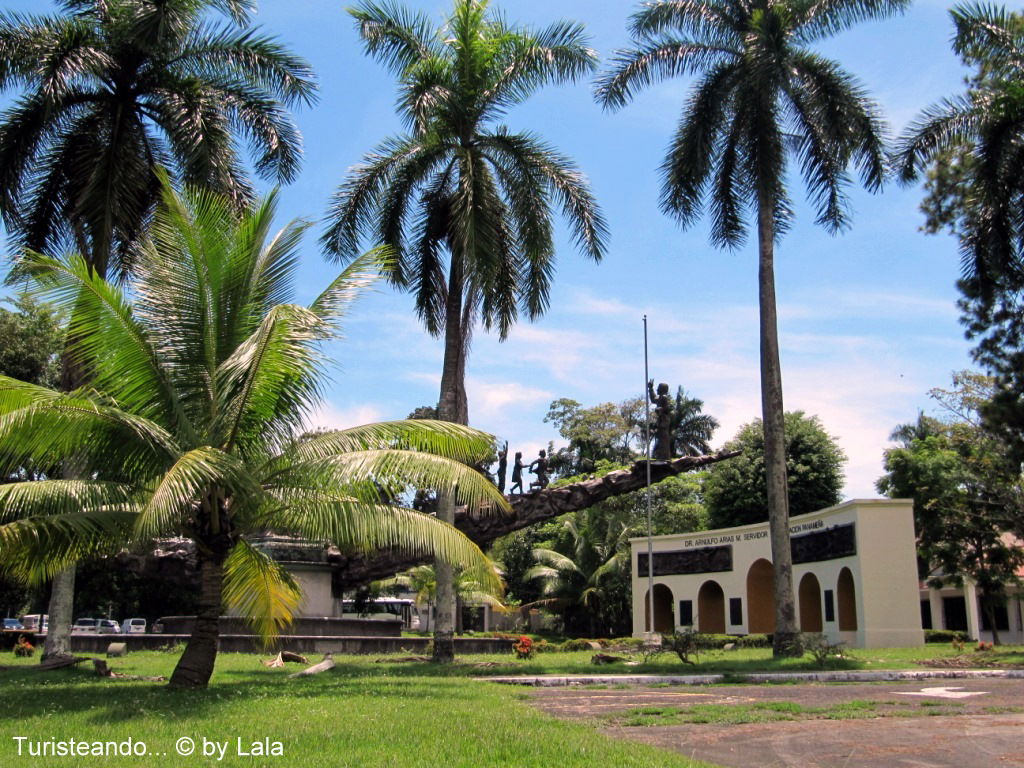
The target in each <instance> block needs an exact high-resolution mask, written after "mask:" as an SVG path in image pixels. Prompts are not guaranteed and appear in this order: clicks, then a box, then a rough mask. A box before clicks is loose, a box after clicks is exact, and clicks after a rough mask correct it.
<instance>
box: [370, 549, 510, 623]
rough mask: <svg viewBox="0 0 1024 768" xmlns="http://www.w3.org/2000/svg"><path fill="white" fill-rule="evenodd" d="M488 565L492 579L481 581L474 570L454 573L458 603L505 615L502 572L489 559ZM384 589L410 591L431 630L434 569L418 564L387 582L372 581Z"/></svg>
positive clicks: (430, 566) (435, 588) (435, 589)
mask: <svg viewBox="0 0 1024 768" xmlns="http://www.w3.org/2000/svg"><path fill="white" fill-rule="evenodd" d="M488 562H489V563H490V566H491V578H489V579H481V578H480V575H479V573H477V572H476V571H462V570H460V571H457V572H456V573H455V595H456V597H457V598H458V601H459V603H461V604H463V605H465V604H467V603H468V604H470V605H487V606H490V607H491V608H492V609H493V610H496V611H501V612H505V611H507V610H508V609H507V608H506V607H505V604H504V603H503V602H502V601H501V595H502V593H503V591H504V588H503V581H502V574H501V569H500V568H499V566H498V564H497V563H495V562H493V561H491V560H488ZM375 584H377V585H379V586H381V587H383V588H385V589H389V588H393V587H399V588H401V589H404V590H407V591H409V592H412V593H413V595H414V597H413V600H414V602H415V603H416V606H417V607H418V608H422V607H424V606H425V607H426V609H427V626H426V627H424V630H425V631H427V632H429V631H430V614H431V612H432V611H433V608H434V605H435V604H436V603H437V570H436V569H435V568H434V566H432V565H417V566H416V567H415V568H410V569H409V570H408V571H406V572H405V573H400V574H398V575H397V576H394V577H393V578H390V579H385V580H384V581H378V582H375Z"/></svg>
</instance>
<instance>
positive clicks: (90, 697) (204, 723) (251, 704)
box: [0, 652, 704, 768]
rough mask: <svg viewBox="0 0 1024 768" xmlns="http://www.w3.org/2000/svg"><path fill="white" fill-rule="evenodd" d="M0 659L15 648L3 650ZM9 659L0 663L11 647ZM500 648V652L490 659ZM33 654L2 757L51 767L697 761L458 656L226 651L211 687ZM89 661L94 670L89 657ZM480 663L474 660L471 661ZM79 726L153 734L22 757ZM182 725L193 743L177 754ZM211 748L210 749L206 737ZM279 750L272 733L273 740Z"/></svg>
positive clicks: (7, 688)
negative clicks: (550, 711)
mask: <svg viewBox="0 0 1024 768" xmlns="http://www.w3.org/2000/svg"><path fill="white" fill-rule="evenodd" d="M5 656H6V657H8V658H10V657H9V655H8V654H5ZM8 658H5V659H3V660H2V662H0V663H3V664H9V663H13V659H11V660H10V661H8ZM491 658H492V659H493V657H491ZM176 660H177V657H176V655H175V654H169V653H159V652H142V653H133V654H130V655H129V656H127V657H125V658H122V659H114V660H112V661H111V664H112V666H113V667H114V669H116V670H117V671H118V672H121V673H128V674H136V675H160V674H163V675H168V674H170V671H171V669H172V668H173V666H174V663H175V661H176ZM31 663H32V660H19V665H18V666H19V667H20V666H22V665H24V666H25V667H26V669H24V670H22V669H14V670H5V671H0V692H2V693H0V702H2V704H0V765H3V766H14V765H19V764H23V765H31V766H33V768H46V767H48V766H130V765H137V766H143V765H144V766H175V767H178V766H200V765H202V766H207V765H226V766H241V765H244V766H254V765H257V766H281V768H284V767H285V766H288V768H292V766H295V767H305V766H309V767H310V768H313V767H314V766H316V767H317V768H320V767H322V766H359V767H360V768H373V767H374V766H380V767H381V768H383V767H384V766H388V767H390V766H413V767H415V766H431V768H434V767H436V766H441V767H443V768H456V767H459V766H465V767H466V768H469V767H470V766H472V768H488V767H489V766H502V767H504V766H508V767H509V768H516V767H517V766H522V767H523V768H528V767H533V766H536V767H537V768H541V767H543V768H548V767H550V766H560V767H562V766H564V767H565V768H573V767H578V768H592V767H593V766H623V768H627V767H629V766H635V767H636V768H641V767H642V768H651V767H652V766H655V767H656V766H666V768H677V767H678V768H683V767H687V766H688V767H690V768H696V767H699V766H702V765H704V764H702V763H695V762H693V761H690V760H688V759H686V758H685V757H683V756H681V755H676V754H673V753H669V752H663V751H660V750H657V749H654V748H652V747H646V746H642V745H638V744H633V743H628V742H623V741H616V740H613V739H611V738H609V737H607V736H605V735H603V734H602V733H600V732H599V731H598V730H597V729H596V728H594V727H593V726H592V725H588V724H584V723H573V722H565V721H559V720H556V719H555V718H553V717H550V716H548V715H545V714H543V713H541V712H539V711H537V710H536V709H534V708H533V707H531V706H530V705H529V704H528V703H526V702H525V701H524V700H523V699H524V692H523V691H522V690H521V689H517V688H515V687H511V686H499V685H494V684H491V683H482V682H479V681H476V680H471V679H468V677H466V675H465V674H464V673H465V670H463V669H462V668H456V669H454V670H452V674H446V673H445V672H443V671H438V670H437V669H436V668H434V667H432V666H431V665H420V664H416V665H409V664H375V663H373V661H372V659H367V658H357V657H340V658H339V659H338V666H337V667H335V669H333V670H330V671H328V672H326V673H323V674H321V675H317V676H312V677H304V678H298V679H295V680H288V679H287V677H286V676H287V674H288V673H289V672H293V671H295V670H296V669H299V668H301V667H297V666H296V665H289V668H288V669H284V670H271V669H265V668H264V667H262V666H261V665H260V663H259V657H256V656H249V655H243V654H222V655H221V656H220V657H219V658H218V660H217V669H216V672H215V674H214V677H213V680H212V682H211V685H210V687H209V688H208V689H207V690H205V691H173V690H169V689H168V688H167V687H166V686H165V685H164V684H162V683H152V682H142V681H130V680H117V679H113V680H111V679H100V678H96V677H94V676H93V675H92V671H91V666H89V665H84V666H83V667H82V668H80V669H73V670H55V671H50V672H38V671H35V670H31V669H28V668H27V667H29V666H31ZM86 667H88V668H86ZM477 671H478V672H479V670H477ZM16 736H24V737H27V739H28V740H29V741H46V740H52V739H57V740H63V741H67V740H68V739H71V738H74V739H76V740H87V741H96V740H99V741H108V740H113V741H123V740H126V739H128V738H131V739H133V740H135V741H136V742H137V741H142V742H144V743H145V744H146V746H147V748H148V751H149V753H150V754H148V755H147V756H146V757H123V756H111V757H52V758H49V759H47V758H41V759H37V758H28V757H27V756H26V755H25V754H24V753H27V751H28V747H27V744H28V742H27V741H25V742H21V744H22V745H23V756H22V757H21V758H19V757H18V754H17V746H18V742H17V741H15V739H14V737H16ZM182 737H188V738H189V739H192V740H193V741H194V742H195V744H196V745H197V752H196V754H194V755H192V756H191V757H189V758H188V759H183V758H182V757H181V756H179V755H178V754H176V752H175V745H176V743H177V741H178V739H180V738H182ZM204 739H205V740H207V743H208V744H213V743H219V744H227V749H226V751H225V757H224V759H223V760H221V761H219V762H218V761H217V760H216V759H215V758H214V757H199V754H200V753H201V752H202V744H203V740H204ZM239 739H241V741H242V744H243V747H244V751H248V752H250V753H252V752H254V750H253V749H252V748H251V747H249V746H248V745H250V744H251V743H252V742H254V741H262V740H264V739H269V740H270V741H271V742H280V744H281V750H282V751H283V755H282V756H273V755H271V756H266V757H260V756H253V755H250V756H242V755H239V754H238V740H239ZM211 748H212V747H211ZM271 748H273V745H272V744H271Z"/></svg>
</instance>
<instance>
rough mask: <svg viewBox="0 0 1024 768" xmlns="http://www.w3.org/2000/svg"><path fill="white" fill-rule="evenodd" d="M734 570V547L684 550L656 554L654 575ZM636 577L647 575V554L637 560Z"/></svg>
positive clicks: (639, 555) (638, 556) (641, 554)
mask: <svg viewBox="0 0 1024 768" xmlns="http://www.w3.org/2000/svg"><path fill="white" fill-rule="evenodd" d="M731 570H732V546H731V545H727V546H723V547H702V548H701V549H682V550H678V551H675V552H655V553H654V575H655V576H675V575H677V574H687V573H722V572H723V571H731ZM636 575H637V576H639V577H640V578H643V577H644V576H646V575H647V553H646V552H641V553H640V554H638V555H637V558H636Z"/></svg>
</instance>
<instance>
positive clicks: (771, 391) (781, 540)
mask: <svg viewBox="0 0 1024 768" xmlns="http://www.w3.org/2000/svg"><path fill="white" fill-rule="evenodd" d="M908 5H909V0H838V1H836V0H781V1H779V0H707V1H706V2H697V3H694V2H686V1H680V0H659V1H658V2H652V3H648V4H646V5H645V6H644V7H643V9H642V10H640V11H638V12H637V13H635V14H634V15H633V17H632V19H631V23H630V31H631V32H632V34H633V47H632V48H631V49H628V50H624V51H619V52H617V53H616V54H615V56H614V58H613V60H612V67H611V70H610V71H608V72H606V73H605V74H603V75H602V76H601V78H600V79H599V80H598V83H597V98H598V101H599V102H600V103H601V104H602V105H604V106H605V107H606V108H610V109H618V108H620V107H622V106H624V105H625V104H627V103H628V102H629V101H630V100H631V99H632V98H633V95H634V93H635V92H636V91H637V90H638V89H640V88H643V87H645V86H648V85H650V84H651V83H654V82H657V81H660V80H663V79H665V78H669V77H674V76H676V75H688V74H692V75H696V76H698V78H699V81H698V83H697V84H696V85H695V86H694V89H693V92H692V95H691V97H690V99H689V101H688V102H687V105H686V109H685V111H684V114H683V119H682V122H681V123H680V125H679V128H678V129H677V132H676V135H675V136H674V138H673V139H672V143H671V145H670V147H669V150H668V154H667V156H666V158H665V162H664V163H663V165H662V169H661V170H662V177H663V185H662V197H661V206H662V209H663V210H664V211H665V212H666V213H668V214H669V215H671V216H674V217H675V218H677V219H678V220H679V221H680V222H681V223H682V224H683V225H684V226H689V225H691V224H693V223H694V222H695V221H696V220H697V219H698V218H699V217H700V215H701V214H702V213H703V211H704V209H705V203H706V204H707V207H708V208H710V214H711V220H712V222H711V239H712V242H713V243H714V244H716V245H718V246H728V247H731V248H736V247H739V246H740V245H742V244H743V242H744V240H745V236H746V226H745V224H744V218H745V217H746V216H747V215H750V214H753V215H754V216H755V217H756V220H757V242H758V296H759V307H760V344H761V405H762V419H763V422H764V424H765V438H766V439H765V446H766V456H765V472H766V477H767V500H768V510H769V522H770V529H771V548H772V561H773V567H774V573H775V609H776V622H775V626H776V632H775V635H774V651H775V655H777V656H778V655H792V654H798V653H799V652H800V650H799V632H798V630H797V624H796V610H795V601H794V597H793V576H792V562H791V556H790V548H789V508H788V503H789V499H788V492H787V487H786V461H785V446H784V439H785V438H784V426H783V399H782V373H781V368H780V364H779V342H778V327H777V325H778V323H777V317H776V306H775V276H774V256H775V241H776V240H777V239H778V237H779V236H780V235H781V234H782V233H783V232H784V231H785V227H786V222H787V220H788V219H789V217H790V214H791V210H790V202H789V196H788V193H787V190H786V182H787V178H788V170H789V163H790V162H791V161H792V160H796V162H797V163H798V164H799V166H800V171H801V173H802V175H803V177H804V182H805V184H806V187H807V190H808V192H809V194H810V198H811V201H812V202H813V203H814V205H815V207H816V209H817V213H818V219H817V221H818V223H820V224H822V225H824V226H825V227H826V228H828V229H829V230H832V231H837V230H840V229H842V228H843V227H844V226H845V225H846V224H847V221H848V219H847V211H846V196H845V194H844V187H846V186H847V185H848V184H849V183H850V178H849V174H848V172H847V168H848V167H849V166H850V165H856V166H857V168H858V170H859V171H860V175H861V179H862V181H863V183H864V184H865V186H866V187H867V188H868V189H869V190H871V191H876V190H878V189H879V188H880V187H881V185H882V181H883V179H884V177H885V156H884V155H885V153H884V146H883V136H882V133H883V127H882V121H881V117H880V114H879V110H878V108H877V106H876V105H875V104H874V102H872V101H871V100H870V99H869V98H868V97H867V95H866V93H865V92H864V89H863V88H862V87H861V86H860V85H859V84H858V83H857V82H856V80H854V78H853V77H851V76H850V75H849V74H847V73H846V72H844V71H843V70H842V69H841V68H840V67H839V66H838V64H836V63H835V62H833V61H830V60H828V59H825V58H823V57H822V56H820V55H818V54H816V53H814V52H813V51H812V50H811V49H810V48H809V45H810V44H811V43H813V42H816V41H818V40H820V39H822V38H824V37H827V36H830V35H832V34H835V33H837V32H839V31H841V30H843V29H846V28H847V27H849V26H852V25H853V24H854V23H856V22H858V21H861V20H863V19H869V18H882V17H885V16H890V15H893V14H896V13H901V12H902V11H903V10H904V9H905V8H906V7H907V6H908Z"/></svg>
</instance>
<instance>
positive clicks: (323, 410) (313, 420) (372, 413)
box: [306, 402, 384, 430]
mask: <svg viewBox="0 0 1024 768" xmlns="http://www.w3.org/2000/svg"><path fill="white" fill-rule="evenodd" d="M383 418H384V415H383V411H382V410H381V409H380V408H378V407H376V406H374V405H369V404H367V405H357V406H355V407H352V408H336V407H335V406H334V405H332V404H331V403H329V402H325V403H323V404H321V406H320V407H319V408H318V409H317V410H316V411H314V412H313V413H311V414H310V415H309V416H308V417H307V418H306V428H307V429H310V430H312V429H346V428H348V427H357V426H359V425H360V424H370V423H373V422H375V421H381V420H382V419H383Z"/></svg>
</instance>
